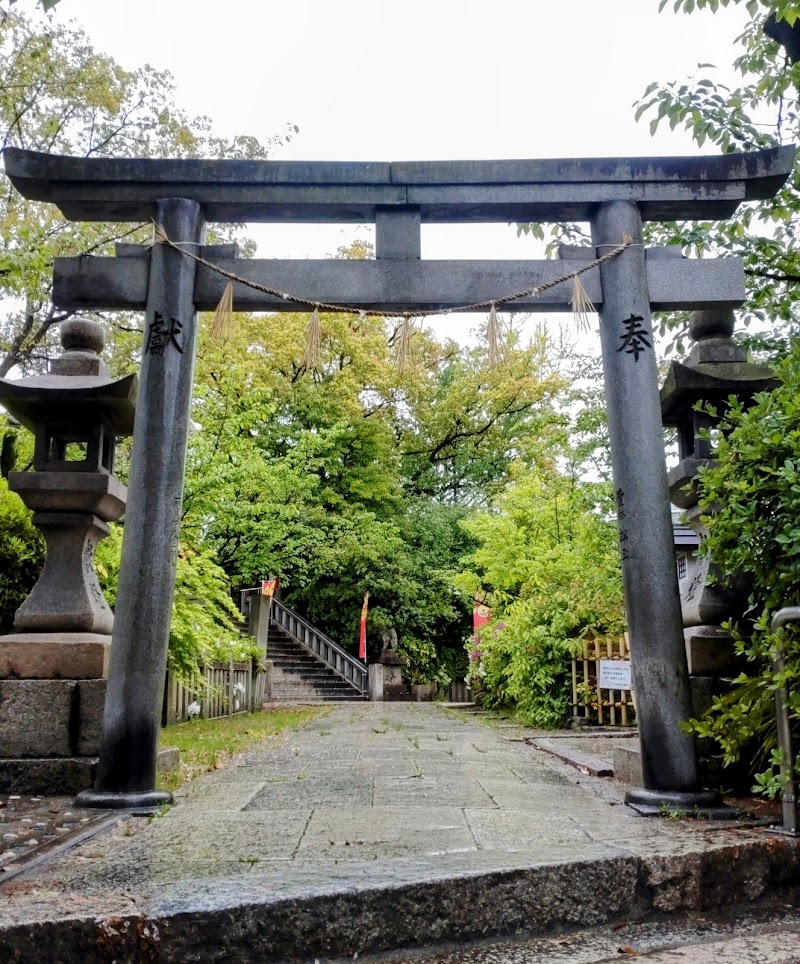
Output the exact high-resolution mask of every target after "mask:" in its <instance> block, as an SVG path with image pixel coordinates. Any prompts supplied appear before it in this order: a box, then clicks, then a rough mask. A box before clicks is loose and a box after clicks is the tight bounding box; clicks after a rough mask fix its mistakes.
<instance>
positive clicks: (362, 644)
mask: <svg viewBox="0 0 800 964" xmlns="http://www.w3.org/2000/svg"><path fill="white" fill-rule="evenodd" d="M368 612H369V593H368V592H365V593H364V605H363V606H362V607H361V631H360V633H359V637H358V658H359V659H363V660H364V662H365V663H366V661H367V613H368Z"/></svg>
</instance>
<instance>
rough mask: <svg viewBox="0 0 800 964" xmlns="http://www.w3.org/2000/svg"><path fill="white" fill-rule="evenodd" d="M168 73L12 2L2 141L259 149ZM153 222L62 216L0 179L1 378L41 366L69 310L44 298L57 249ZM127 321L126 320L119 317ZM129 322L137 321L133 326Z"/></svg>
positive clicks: (75, 150)
mask: <svg viewBox="0 0 800 964" xmlns="http://www.w3.org/2000/svg"><path fill="white" fill-rule="evenodd" d="M173 96H174V82H173V80H172V77H171V75H170V74H169V73H168V72H166V71H157V70H154V69H153V68H152V67H150V66H144V67H141V68H139V69H137V70H133V71H126V70H123V69H122V68H121V67H120V66H119V65H118V64H116V63H115V62H114V61H113V60H112V59H111V58H110V57H107V56H105V55H103V54H100V53H97V52H96V51H95V50H94V49H93V48H92V46H91V45H90V43H89V42H88V40H87V38H86V35H85V34H84V33H83V32H82V31H81V30H79V29H76V28H72V27H68V26H66V25H64V24H54V23H51V22H49V21H47V20H46V19H41V18H30V17H26V16H25V15H23V14H20V13H17V12H16V11H14V12H12V13H10V14H9V15H8V16H6V17H5V18H2V19H0V137H2V146H3V147H9V146H14V147H23V148H27V149H29V150H39V151H45V152H49V153H62V154H72V155H77V156H86V157H90V156H114V155H117V156H119V155H124V156H131V157H197V156H201V155H202V156H207V157H248V158H249V157H252V158H258V157H265V156H266V154H267V150H268V149H269V148H271V147H272V146H274V145H275V144H276V143H280V142H281V141H283V140H286V139H288V138H290V137H291V136H293V134H294V132H295V128H288V129H287V130H286V131H285V132H284V133H283V134H282V135H280V136H279V137H275V138H273V139H272V141H271V142H270V143H269V144H268V145H266V146H264V145H262V144H260V143H259V142H258V141H257V140H256V139H255V138H252V137H247V136H238V137H234V138H233V139H232V140H230V141H228V140H225V139H223V138H220V137H217V136H215V135H214V134H213V132H212V130H211V123H210V121H209V119H208V118H206V117H189V116H187V115H186V114H185V113H184V112H183V111H181V110H180V109H179V108H177V107H176V106H175V104H174V103H173ZM150 231H151V228H150V227H144V228H142V227H140V226H136V225H134V226H131V225H125V224H122V225H120V224H101V223H99V224H92V223H81V224H76V223H73V222H68V221H66V220H65V219H64V218H62V217H61V215H60V214H59V213H58V211H56V209H55V208H54V207H53V206H52V205H49V204H40V203H36V202H30V201H26V200H24V199H23V198H22V197H21V196H20V195H19V194H17V193H16V191H15V190H14V189H13V188H12V186H11V184H10V182H9V180H8V179H7V178H6V177H5V176H3V177H2V180H0V236H2V238H3V242H4V247H3V250H2V252H1V253H0V291H1V292H2V294H3V296H4V297H11V298H14V299H16V304H17V305H18V307H17V308H15V309H13V310H12V311H11V312H9V313H8V314H7V315H6V317H5V318H3V319H0V350H2V356H0V377H3V376H4V375H6V374H7V373H8V371H10V370H11V369H12V368H13V367H14V366H15V365H20V366H22V367H23V369H24V368H27V367H29V366H31V365H34V366H35V365H39V366H41V364H42V361H43V359H44V358H46V357H47V355H48V353H49V347H48V345H49V341H50V340H51V339H50V338H49V337H48V333H49V332H50V331H51V328H52V326H53V325H55V324H57V323H58V321H60V320H62V319H63V318H65V317H68V316H69V313H68V312H59V311H58V310H56V309H55V308H54V307H53V305H52V303H51V301H50V288H51V283H52V265H53V258H54V257H58V256H67V255H74V254H76V253H81V254H105V253H109V252H110V251H111V249H112V247H113V244H114V242H115V241H120V240H126V241H148V240H149V237H150ZM116 323H117V324H119V325H121V329H122V330H124V329H126V328H128V327H131V326H130V325H126V324H125V323H124V322H120V321H119V319H117V320H116ZM133 327H135V326H133Z"/></svg>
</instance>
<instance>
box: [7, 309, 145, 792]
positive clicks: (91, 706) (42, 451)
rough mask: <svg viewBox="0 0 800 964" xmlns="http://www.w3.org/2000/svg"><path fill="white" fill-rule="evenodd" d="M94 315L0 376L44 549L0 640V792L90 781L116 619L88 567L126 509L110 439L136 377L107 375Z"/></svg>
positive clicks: (127, 427) (130, 400)
mask: <svg viewBox="0 0 800 964" xmlns="http://www.w3.org/2000/svg"><path fill="white" fill-rule="evenodd" d="M103 344H104V337H103V330H102V328H101V326H100V325H99V324H98V323H97V322H94V321H90V320H87V319H83V318H75V319H72V320H69V321H66V322H63V323H62V325H61V345H62V347H63V349H64V350H63V353H62V355H61V357H59V358H57V359H56V360H55V361H53V362H52V363H51V367H50V372H49V373H48V374H47V375H35V376H31V377H26V378H21V379H18V380H16V381H5V380H0V404H2V405H3V406H4V407H5V409H6V410H7V411H8V412H9V413H10V414H11V415H12V416H13V417H14V418H16V419H17V420H18V421H19V422H21V423H22V424H23V425H24V426H26V427H27V428H28V429H30V430H31V431H32V432H33V434H34V438H35V448H34V460H33V467H34V471H33V472H12V473H10V474H9V478H8V483H9V488H10V489H12V491H14V492H17V493H18V494H19V496H20V498H21V499H22V501H23V502H24V503H25V505H27V506H28V508H30V509H32V510H33V513H34V515H33V523H34V525H36V526H37V527H38V528H39V529H40V530H41V531H42V533H43V535H44V538H45V542H46V544H47V556H46V561H45V565H44V568H43V569H42V573H41V575H40V577H39V580H38V582H37V583H36V585H35V586H34V588H33V590H32V591H31V593H30V595H29V596H28V598H27V599H26V600H25V601H24V602H23V604H22V606H20V608H19V609H18V610H17V613H16V615H15V619H14V629H15V631H16V632H15V633H14V634H12V635H9V636H2V637H0V727H2V730H3V736H4V739H3V741H2V744H1V745H0V789H5V790H16V791H18V792H23V793H26V792H27V793H45V792H60V793H72V792H78V791H79V790H80V789H83V788H84V787H88V786H91V784H92V779H93V773H94V764H95V760H94V759H93V758H94V757H95V755H96V754H97V752H98V747H99V738H100V733H101V726H102V714H103V701H104V697H105V677H106V675H107V671H108V662H109V653H110V647H111V630H112V627H113V622H114V617H113V614H112V612H111V609H110V608H109V606H108V603H107V602H106V600H105V598H104V596H103V593H102V591H101V589H100V585H99V583H98V581H97V575H96V573H95V570H94V564H93V559H94V552H95V549H96V547H97V544H98V542H100V540H101V539H103V538H104V537H105V536H107V535H108V533H109V528H108V523H109V522H112V521H115V520H117V519H119V518H120V517H121V516H122V514H123V512H124V510H125V500H126V495H127V490H126V488H125V486H124V485H123V484H122V483H121V482H120V481H119V479H117V478H115V476H114V475H113V471H114V450H115V445H116V439H117V438H118V437H120V436H124V435H130V434H131V433H132V431H133V417H134V400H135V396H136V384H137V382H136V376H135V375H128V376H126V377H125V378H120V379H112V378H110V377H109V375H108V371H107V369H106V366H105V364H104V363H103V361H102V359H101V358H100V352H101V351H102V349H103Z"/></svg>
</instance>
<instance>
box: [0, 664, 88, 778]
mask: <svg viewBox="0 0 800 964" xmlns="http://www.w3.org/2000/svg"><path fill="white" fill-rule="evenodd" d="M105 695H106V681H105V680H38V679H32V680H27V679H26V680H11V679H6V680H0V733H2V735H3V739H2V742H0V758H2V759H13V758H16V757H34V758H41V757H82V756H94V755H95V754H97V753H98V752H99V750H100V739H101V736H102V732H103V708H104V704H105Z"/></svg>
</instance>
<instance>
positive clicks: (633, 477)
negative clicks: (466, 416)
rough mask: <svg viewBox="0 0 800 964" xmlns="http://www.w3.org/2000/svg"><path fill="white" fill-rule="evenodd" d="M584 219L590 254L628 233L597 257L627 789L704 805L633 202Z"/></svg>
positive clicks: (714, 800) (715, 802)
mask: <svg viewBox="0 0 800 964" xmlns="http://www.w3.org/2000/svg"><path fill="white" fill-rule="evenodd" d="M591 223H592V243H593V244H594V245H595V247H596V248H597V254H598V255H602V254H604V253H605V252H606V251H608V250H610V249H611V248H613V247H616V246H617V245H618V244H619V243H620V242H621V241H622V239H623V237H625V236H628V237H630V238H631V240H632V243H631V244H630V246H629V247H628V248H626V250H625V251H623V252H622V254H620V255H618V256H617V257H615V258H612V259H610V260H609V261H607V262H605V263H604V264H602V265H601V266H600V278H601V284H602V290H603V301H602V309H601V311H600V339H601V346H602V354H603V372H604V376H605V392H606V406H607V411H608V426H609V435H610V442H611V462H612V471H613V479H614V491H615V493H616V502H617V514H618V519H619V539H620V550H621V556H622V578H623V585H624V588H625V608H626V614H627V620H628V632H629V635H630V646H631V654H632V657H633V660H632V662H633V684H634V688H635V691H636V714H637V721H638V724H639V739H640V742H641V753H642V776H643V783H644V787H643V788H636V789H634V790H631V791H629V792H628V794H627V796H626V798H625V799H626V802H627V803H629V804H630V805H631V806H633V807H635V808H636V809H637V810H640V811H641V812H656V813H658V812H660V811H661V810H662V808H665V807H669V808H671V809H681V810H688V811H693V812H694V811H697V810H704V811H708V810H710V809H716V808H718V807H719V806H720V805H721V802H722V801H721V798H720V796H719V794H717V793H713V792H710V791H704V790H701V789H700V787H699V784H698V776H697V760H696V756H695V747H694V740H693V738H692V736H691V735H690V734H688V733H686V732H685V730H684V728H683V726H682V725H681V724H683V723H685V722H686V721H687V720H688V719H689V718H690V716H691V696H690V690H689V674H688V670H687V665H686V651H685V644H684V638H683V621H682V618H681V606H680V596H679V593H678V577H677V571H676V567H675V557H674V549H673V539H672V518H671V514H670V502H669V487H668V483H667V469H666V462H665V459H664V445H663V435H662V428H661V405H660V400H659V385H658V370H657V366H656V354H655V350H654V340H653V326H652V321H651V317H650V295H649V291H648V287H647V273H646V269H645V251H644V246H643V243H642V219H641V215H640V212H639V208H638V206H637V204H636V203H635V202H633V201H609V202H607V203H604V204H600V205H598V207H597V209H596V212H595V214H594V216H593V217H592V222H591Z"/></svg>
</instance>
